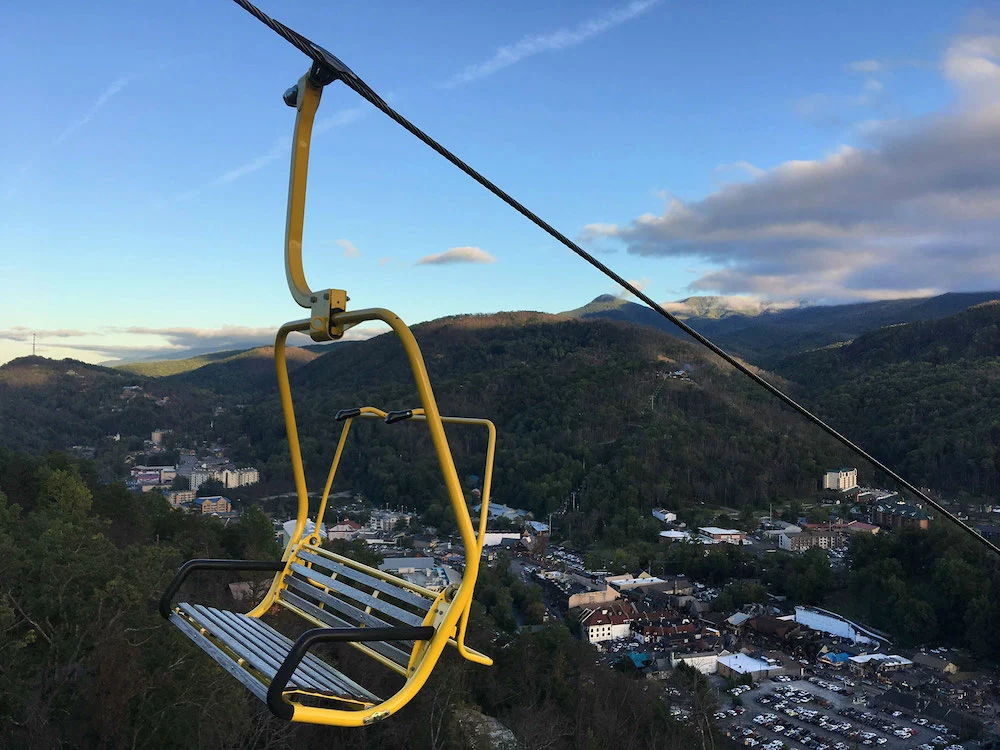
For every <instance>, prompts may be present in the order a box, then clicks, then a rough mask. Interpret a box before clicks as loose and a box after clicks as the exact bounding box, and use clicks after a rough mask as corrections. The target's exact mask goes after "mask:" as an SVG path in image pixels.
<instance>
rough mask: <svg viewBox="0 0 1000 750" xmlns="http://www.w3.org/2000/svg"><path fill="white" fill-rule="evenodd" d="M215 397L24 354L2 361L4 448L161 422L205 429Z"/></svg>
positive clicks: (52, 444)
mask: <svg viewBox="0 0 1000 750" xmlns="http://www.w3.org/2000/svg"><path fill="white" fill-rule="evenodd" d="M211 402H212V397H211V394H209V393H208V392H206V391H201V390H199V389H196V388H191V387H175V386H173V385H171V384H170V383H166V382H163V381H160V380H153V379H150V378H145V377H141V376H137V375H133V374H131V373H127V372H121V371H119V370H114V369H111V368H108V367H98V366H95V365H87V364H84V363H83V362H78V361H75V360H69V359H66V360H61V361H56V360H51V359H46V358H45V357H21V358H19V359H15V360H13V361H11V362H8V363H7V364H5V365H3V366H0V446H7V447H10V448H17V449H19V450H24V451H28V452H31V453H41V452H43V451H47V450H54V449H66V448H69V447H70V446H73V445H89V446H97V445H99V444H100V443H101V442H102V441H104V439H105V438H106V437H107V436H108V435H116V434H121V435H122V436H123V437H124V436H129V435H141V436H143V437H146V438H148V437H149V433H150V431H152V430H154V429H158V428H166V429H172V428H178V427H181V426H183V427H184V429H185V430H188V431H190V432H192V433H195V434H200V433H201V432H203V431H204V430H205V429H207V427H208V423H209V421H210V420H211Z"/></svg>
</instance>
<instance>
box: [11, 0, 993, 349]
mask: <svg viewBox="0 0 1000 750" xmlns="http://www.w3.org/2000/svg"><path fill="white" fill-rule="evenodd" d="M260 5H261V8H262V9H263V10H264V11H265V12H267V13H269V14H271V15H273V16H274V17H276V18H278V19H279V20H281V21H283V22H284V23H286V24H288V25H289V26H291V27H292V28H294V29H296V30H298V31H300V32H302V33H303V34H305V35H306V36H309V37H310V38H312V39H313V40H315V41H316V42H318V43H319V44H322V45H323V46H325V47H326V48H327V49H329V50H330V51H332V52H333V53H334V54H336V55H337V56H339V57H340V58H341V59H342V60H344V61H345V62H346V63H347V64H348V65H349V66H350V67H351V68H352V69H353V70H354V71H355V72H356V73H358V74H359V75H360V76H361V77H362V78H364V79H365V80H366V81H367V82H368V83H369V85H371V86H372V87H373V88H374V89H375V90H376V91H378V92H379V93H380V94H381V95H382V96H383V98H385V99H386V100H387V101H389V102H390V103H391V104H392V105H393V106H394V107H396V108H397V109H398V110H399V111H400V112H402V113H403V114H404V115H405V116H407V117H408V118H410V119H411V120H412V121H413V122H415V123H416V124H417V125H418V126H420V127H421V128H423V129H424V130H425V131H427V132H428V133H430V134H431V135H432V136H434V137H435V138H437V139H438V140H439V141H441V142H442V143H444V144H445V145H446V146H448V147H449V148H450V149H451V150H453V151H454V152H456V153H457V154H458V155H460V156H461V157H463V158H464V159H466V160H467V161H468V162H469V163H471V164H472V165H473V166H474V167H476V168H477V169H479V170H480V171H482V172H483V173H485V174H486V175H487V176H488V177H490V178H491V179H492V180H494V181H495V182H496V183H497V184H499V185H500V186H501V187H502V188H504V189H506V190H507V191H508V192H510V193H512V194H513V195H514V196H515V197H517V198H518V199H519V200H521V201H522V202H523V203H525V204H526V205H527V206H529V207H530V208H532V209H533V210H534V211H536V212H537V213H539V214H540V215H541V216H543V217H544V218H546V219H547V220H548V221H550V222H551V223H552V224H553V225H555V226H556V227H558V228H560V229H561V230H562V231H563V232H565V233H566V234H568V235H570V236H572V237H575V238H577V239H578V240H580V241H581V242H582V244H584V246H585V247H587V248H588V249H589V250H591V251H593V252H595V253H598V254H599V257H600V258H601V260H603V261H604V262H606V263H608V264H609V265H611V266H612V267H613V268H615V269H616V270H617V271H619V273H621V274H622V275H623V276H625V277H626V278H629V279H631V280H634V281H635V282H636V283H637V285H639V286H641V287H642V288H643V289H644V290H645V291H646V292H647V293H649V294H650V295H651V296H653V297H654V298H655V299H658V300H663V301H669V300H677V299H681V298H684V297H687V296H690V295H701V294H723V295H731V296H739V297H750V298H752V299H755V300H762V301H769V302H775V303H781V304H796V303H812V304H825V303H836V302H847V301H861V300H870V299H885V298H899V297H906V296H921V295H927V294H936V293H940V292H944V291H972V290H984V289H998V288H1000V256H998V254H997V252H996V250H995V249H994V243H993V237H995V236H996V234H997V230H998V229H1000V64H998V62H1000V12H998V11H1000V9H998V8H996V7H995V6H983V5H981V4H972V3H964V2H961V1H960V0H952V1H951V2H948V3H942V2H937V1H934V2H918V1H916V0H906V1H905V2H895V1H894V0H884V1H883V2H879V3H871V2H870V1H869V0H863V1H859V2H852V1H850V0H845V1H843V2H836V3H824V4H818V3H787V2H756V3H739V2H728V1H727V2H719V3H700V2H691V1H687V2H682V1H680V0H674V1H670V0H625V1H624V2H596V1H591V0H576V1H574V2H548V3H537V2H528V1H527V0H511V1H510V2H507V3H502V4H498V3H485V2H479V3H475V2H474V3H469V2H464V3H459V2H437V3H404V2H400V1H398V0H394V1H392V2H388V1H386V2H365V3H358V2H341V3H332V2H320V0H261V3H260ZM307 68H308V64H307V61H306V59H305V58H304V57H303V56H302V55H301V53H299V52H298V51H297V50H295V49H294V48H292V47H291V46H290V45H288V44H287V43H286V42H285V41H284V40H282V39H281V38H280V37H278V36H277V35H275V34H274V33H273V32H271V31H270V30H269V29H267V28H266V27H264V26H263V25H262V24H260V23H259V22H258V21H256V20H255V19H253V18H252V17H251V16H249V15H248V14H247V13H246V12H245V11H243V10H242V9H240V8H239V7H238V6H237V5H236V4H235V3H232V2H229V1H228V0H176V1H175V2H171V3H155V4H149V3H134V2H122V1H119V0H108V1H107V2H102V3H87V4H84V3H77V2H69V1H68V0H62V1H61V2H60V1H59V0H56V1H55V2H51V3H35V2H29V1H28V0H7V2H5V3H3V4H0V91H2V92H3V94H4V95H5V96H4V101H5V102H6V106H5V108H4V112H5V116H4V117H3V118H0V363H2V362H4V361H7V360H9V359H11V358H14V357H18V356H23V355H26V354H30V353H31V338H32V334H35V335H36V336H37V342H38V353H39V354H43V355H45V356H50V357H74V358H78V359H82V360H84V361H88V362H101V361H107V360H113V359H116V358H121V357H128V358H135V357H143V356H145V357H149V356H159V355H176V354H178V353H180V352H184V351H188V350H190V349H224V348H242V347H246V346H251V345H257V344H260V343H263V342H266V341H268V340H270V339H271V338H272V337H273V331H274V329H275V328H276V327H277V326H278V325H280V324H281V323H283V322H285V321H286V320H291V319H296V318H300V317H303V311H301V309H300V308H298V307H296V306H295V304H294V303H293V302H292V300H291V298H290V296H289V294H288V291H287V287H286V283H285V279H284V270H283V255H282V253H283V248H282V241H283V233H284V218H285V217H284V213H285V201H286V190H287V179H288V178H287V174H288V158H289V152H290V149H289V143H290V137H291V131H292V126H293V124H294V112H293V111H292V110H291V109H289V108H288V107H286V106H285V105H284V104H283V103H282V100H281V94H282V92H283V91H284V90H285V89H286V88H287V87H289V86H290V85H292V84H293V83H295V81H296V80H297V79H298V78H299V77H300V76H301V75H302V74H303V73H304V72H305V71H306V70H307ZM309 178H310V182H309V192H308V203H307V211H306V230H305V237H304V258H305V267H306V272H307V277H308V279H309V282H310V284H311V285H312V286H313V287H314V288H344V289H347V291H348V294H349V295H350V297H351V303H350V305H351V307H352V308H360V307H388V308H390V309H392V310H394V311H395V312H397V313H398V314H399V315H400V316H401V317H402V318H403V319H404V320H406V321H407V322H410V323H416V322H420V321H424V320H429V319H433V318H437V317H440V316H443V315H453V314H461V313H474V312H495V311H498V310H515V309H530V310H542V311H547V312H559V311H563V310H568V309H572V308H575V307H579V306H580V305H583V304H585V303H586V302H588V301H590V300H591V299H593V298H594V297H596V296H598V295H600V294H608V293H610V294H617V293H619V292H620V290H618V289H616V288H615V287H614V285H613V284H612V283H611V282H609V281H608V280H606V279H605V278H604V277H603V276H601V275H599V274H598V273H597V272H596V271H594V270H593V269H591V268H590V267H589V266H587V265H586V264H583V263H582V262H580V261H579V260H578V259H577V258H576V257H575V256H574V255H572V254H571V253H570V252H569V251H568V250H566V249H565V248H562V247H561V246H559V245H558V244H557V243H556V242H555V241H554V240H552V239H551V238H549V237H548V236H547V235H546V234H544V233H543V232H541V231H540V230H538V229H537V228H535V227H534V226H532V225H531V224H529V223H528V222H527V221H526V220H524V219H523V218H522V217H520V216H519V215H517V214H515V213H514V212H512V211H511V210H510V209H509V208H508V207H507V206H505V205H503V204H502V203H501V202H500V201H498V200H497V199H496V198H494V197H493V196H491V195H489V194H488V193H486V191H484V190H483V189H482V188H481V187H479V186H478V185H476V184H475V183H473V182H472V181H471V180H469V179H468V178H467V177H465V176H464V175H462V174H461V173H459V172H458V171H457V170H455V169H454V168H453V167H452V166H450V165H449V164H447V163H446V162H445V161H444V160H442V159H441V158H440V157H438V156H437V155H436V154H434V153H433V152H431V151H430V150H429V149H427V148H426V147H425V146H423V145H422V144H421V143H419V142H418V141H416V140H415V139H414V138H413V137H412V136H410V135H409V134H407V133H405V132H404V131H403V130H402V129H400V128H399V127H398V126H397V125H395V124H394V123H392V122H391V121H389V120H388V119H387V118H386V117H385V116H384V115H382V114H381V113H379V112H377V111H375V110H373V109H372V108H371V107H370V105H368V104H367V103H366V102H364V101H363V100H361V99H360V98H359V97H358V96H357V95H356V94H354V93H353V92H351V91H350V90H348V89H347V88H346V87H344V86H342V85H339V84H334V85H332V86H330V87H328V88H327V89H326V91H325V93H324V96H323V101H322V105H321V107H320V111H319V115H318V117H317V125H316V129H315V132H314V139H313V148H312V161H311V164H310V174H309ZM372 332H373V330H372V329H367V330H360V331H359V330H355V331H352V332H351V335H354V336H358V337H364V336H367V335H371V333H372ZM303 341H304V339H303V340H300V341H299V342H297V343H302V342H303Z"/></svg>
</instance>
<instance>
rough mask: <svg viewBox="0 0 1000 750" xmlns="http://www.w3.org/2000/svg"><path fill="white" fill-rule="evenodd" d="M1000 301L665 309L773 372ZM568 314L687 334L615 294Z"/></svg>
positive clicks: (688, 304) (714, 300)
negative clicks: (813, 353)
mask: <svg viewBox="0 0 1000 750" xmlns="http://www.w3.org/2000/svg"><path fill="white" fill-rule="evenodd" d="M998 298H1000V291H992V292H990V291H987V292H949V293H947V294H940V295H937V296H935V297H913V298H910V299H897V300H879V301H876V302H859V303H853V304H849V305H816V306H795V307H787V308H782V307H780V306H776V305H767V304H760V305H758V306H755V304H756V303H750V302H747V301H746V300H743V299H741V298H736V301H735V303H734V302H733V300H732V298H726V297H689V298H687V299H684V300H680V301H679V302H668V303H664V307H665V308H666V309H667V310H668V311H669V312H672V313H673V314H674V315H676V316H677V317H678V318H681V319H683V320H685V322H687V323H688V324H689V325H691V326H692V327H693V328H694V329H695V330H697V331H698V332H699V333H701V334H704V335H705V336H707V337H708V338H710V339H712V340H713V341H714V342H715V343H716V344H719V345H720V346H721V347H722V348H723V349H726V350H729V351H732V352H733V353H734V354H737V355H739V356H740V357H743V358H744V359H747V360H749V361H751V362H753V363H754V364H756V365H758V366H760V367H765V368H771V367H774V366H775V365H776V364H777V363H778V362H780V360H781V359H783V358H785V357H787V356H790V355H795V354H798V353H800V352H803V351H807V350H809V349H818V348H821V347H824V346H829V345H830V344H836V343H838V342H844V341H850V340H852V339H854V338H856V337H858V336H860V335H861V334H863V333H866V332H868V331H874V330H877V329H879V328H884V327H886V326H890V325H896V324H899V323H914V322H917V321H921V320H934V319H938V318H944V317H948V316H949V315H954V314H956V313H959V312H961V311H963V310H967V309H968V308H970V307H972V306H973V305H977V304H980V303H982V302H988V301H990V300H994V299H998ZM565 315H569V316H571V317H579V318H606V319H609V320H626V321H629V322H632V323H641V324H643V325H649V326H653V327H654V328H659V329H661V330H665V331H667V332H669V333H675V334H676V335H680V336H683V335H684V334H683V333H681V332H680V331H678V329H677V328H676V327H675V326H674V325H673V324H672V323H670V322H669V321H667V320H666V319H665V318H664V317H662V316H661V315H659V314H658V313H656V312H654V311H653V310H651V309H649V308H648V307H646V306H645V305H640V304H637V303H635V302H630V301H628V300H627V299H624V298H622V297H614V296H612V295H603V296H601V297H598V298H596V299H595V300H593V301H592V302H590V303H589V304H587V305H584V306H583V307H580V308H577V309H575V310H570V311H568V312H566V313H565Z"/></svg>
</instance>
